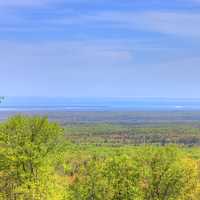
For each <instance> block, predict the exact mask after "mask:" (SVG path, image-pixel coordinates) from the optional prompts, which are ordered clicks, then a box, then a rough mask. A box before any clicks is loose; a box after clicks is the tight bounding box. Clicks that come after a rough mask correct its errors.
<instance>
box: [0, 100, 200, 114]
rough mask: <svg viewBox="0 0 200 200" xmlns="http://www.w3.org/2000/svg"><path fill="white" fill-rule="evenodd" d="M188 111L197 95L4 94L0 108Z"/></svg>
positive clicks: (198, 105)
mask: <svg viewBox="0 0 200 200" xmlns="http://www.w3.org/2000/svg"><path fill="white" fill-rule="evenodd" d="M37 110H42V111H54V110H61V111H187V110H198V111H199V110H200V99H165V98H42V97H5V99H4V100H3V101H2V103H1V104H0V111H37Z"/></svg>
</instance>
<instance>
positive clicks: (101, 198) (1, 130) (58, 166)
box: [0, 116, 200, 200]
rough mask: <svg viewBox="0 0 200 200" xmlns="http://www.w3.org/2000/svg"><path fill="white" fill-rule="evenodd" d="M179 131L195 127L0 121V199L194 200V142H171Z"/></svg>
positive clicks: (197, 192)
mask: <svg viewBox="0 0 200 200" xmlns="http://www.w3.org/2000/svg"><path fill="white" fill-rule="evenodd" d="M175 136H176V137H175ZM186 136H187V137H192V138H193V137H197V138H198V137H199V128H198V126H196V125H191V126H190V125H175V124H174V125H169V127H168V126H166V125H165V126H158V127H155V126H154V127H149V126H147V127H141V126H139V127H135V126H134V127H132V126H124V125H112V124H93V125H86V124H79V125H77V124H68V125H66V126H65V127H61V126H60V125H58V124H57V123H54V122H49V121H48V119H47V118H41V117H25V116H16V117H12V118H10V119H9V120H7V121H6V122H3V123H1V125H0V147H1V148H0V199H2V200H4V199H5V200H7V199H8V200H54V199H55V200H199V198H200V149H199V148H198V147H196V146H197V145H198V144H196V143H195V144H193V143H190V145H188V144H187V143H186V145H184V144H185V143H184V142H177V141H180V140H179V139H180V138H185V137H186ZM132 137H133V138H132ZM140 137H141V138H143V139H141V140H139V139H138V138H140ZM162 137H163V138H164V140H165V141H166V140H167V138H168V140H167V141H168V142H163V139H160V140H158V138H162ZM155 138H156V139H155ZM172 138H173V139H172ZM174 138H176V139H174ZM177 138H178V139H177ZM136 139H138V140H136ZM154 139H155V141H154ZM152 140H153V141H152ZM173 141H174V142H173ZM194 141H196V138H195V140H194ZM171 143H177V144H176V145H175V144H171ZM192 145H194V146H193V147H188V146H192Z"/></svg>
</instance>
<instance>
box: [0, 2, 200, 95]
mask: <svg viewBox="0 0 200 200" xmlns="http://www.w3.org/2000/svg"><path fill="white" fill-rule="evenodd" d="M199 24H200V0H166V1H165V0H0V61H1V62H0V73H1V84H0V94H1V95H5V96H64V97H168V98H200V92H199V91H200V89H199V88H200V78H199V77H200V25H199Z"/></svg>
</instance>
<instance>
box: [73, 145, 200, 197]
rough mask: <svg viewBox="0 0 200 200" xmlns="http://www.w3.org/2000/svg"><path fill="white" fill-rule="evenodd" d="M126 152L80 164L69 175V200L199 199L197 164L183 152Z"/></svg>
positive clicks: (149, 149) (150, 149) (141, 149)
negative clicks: (197, 195) (197, 196)
mask: <svg viewBox="0 0 200 200" xmlns="http://www.w3.org/2000/svg"><path fill="white" fill-rule="evenodd" d="M113 151H116V150H113ZM127 152H128V150H127V151H126V153H119V152H118V151H116V152H115V153H114V155H113V156H112V157H110V156H107V157H105V156H101V155H100V154H98V153H97V154H96V156H94V155H93V156H92V157H90V158H87V159H85V160H82V162H81V161H80V160H79V162H78V163H77V164H78V165H76V170H75V171H73V173H72V174H71V175H70V178H71V180H72V181H71V186H70V191H71V199H77V200H78V199H80V200H87V199H97V200H100V199H106V200H135V199H136V200H188V199H190V200H192V199H193V200H197V199H198V198H196V197H194V196H195V195H196V194H197V191H198V187H199V181H200V180H199V176H198V162H197V161H196V160H194V159H192V158H190V157H189V155H187V154H186V155H185V154H184V152H183V151H182V150H179V149H178V148H175V147H166V148H159V147H139V148H135V149H134V148H133V149H132V151H131V152H129V153H127ZM73 163H74V162H73Z"/></svg>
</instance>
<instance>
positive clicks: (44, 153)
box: [0, 116, 63, 199]
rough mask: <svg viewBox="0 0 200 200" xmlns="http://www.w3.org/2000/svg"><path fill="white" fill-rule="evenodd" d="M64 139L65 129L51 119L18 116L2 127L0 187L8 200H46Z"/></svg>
mask: <svg viewBox="0 0 200 200" xmlns="http://www.w3.org/2000/svg"><path fill="white" fill-rule="evenodd" d="M62 135H63V130H62V128H60V127H59V126H58V125H57V124H55V123H49V122H48V120H47V118H40V117H33V118H29V117H23V116H16V117H13V118H11V119H9V120H8V121H7V122H5V123H3V124H2V125H1V126H0V142H1V143H0V146H1V152H0V158H1V160H0V161H1V163H0V169H1V183H0V184H1V185H0V187H1V193H2V195H3V197H4V198H5V199H46V197H47V196H48V195H47V194H48V192H49V191H48V188H50V187H51V186H50V185H49V181H50V180H49V178H51V177H52V172H53V169H51V166H52V162H53V160H54V159H53V158H54V156H55V155H56V154H57V153H59V151H60V148H61V137H62Z"/></svg>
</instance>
